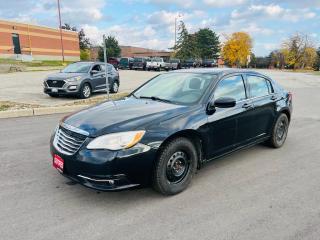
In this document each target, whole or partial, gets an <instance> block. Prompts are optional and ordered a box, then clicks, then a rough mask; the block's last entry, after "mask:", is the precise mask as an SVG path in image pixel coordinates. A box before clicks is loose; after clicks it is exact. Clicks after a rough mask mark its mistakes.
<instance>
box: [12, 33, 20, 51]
mask: <svg viewBox="0 0 320 240" xmlns="http://www.w3.org/2000/svg"><path fill="white" fill-rule="evenodd" d="M12 44H13V50H14V54H21V47H20V39H19V34H16V33H12Z"/></svg>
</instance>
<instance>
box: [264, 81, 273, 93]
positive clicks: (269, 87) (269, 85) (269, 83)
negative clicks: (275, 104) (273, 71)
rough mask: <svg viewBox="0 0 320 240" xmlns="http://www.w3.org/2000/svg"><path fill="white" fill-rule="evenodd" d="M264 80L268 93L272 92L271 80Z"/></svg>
mask: <svg viewBox="0 0 320 240" xmlns="http://www.w3.org/2000/svg"><path fill="white" fill-rule="evenodd" d="M266 82H267V86H268V90H269V93H270V94H272V93H274V91H273V87H272V84H271V82H270V81H269V80H266Z"/></svg>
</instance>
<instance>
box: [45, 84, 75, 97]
mask: <svg viewBox="0 0 320 240" xmlns="http://www.w3.org/2000/svg"><path fill="white" fill-rule="evenodd" d="M43 85H44V86H43V92H44V93H46V94H57V95H73V94H77V93H78V92H79V91H80V84H79V83H77V82H66V83H65V84H64V85H63V86H62V87H49V85H48V84H47V83H46V82H44V84H43Z"/></svg>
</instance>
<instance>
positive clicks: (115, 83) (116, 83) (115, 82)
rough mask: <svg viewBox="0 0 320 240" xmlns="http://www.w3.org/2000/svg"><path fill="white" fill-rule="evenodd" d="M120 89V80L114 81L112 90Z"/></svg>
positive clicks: (113, 91) (114, 91)
mask: <svg viewBox="0 0 320 240" xmlns="http://www.w3.org/2000/svg"><path fill="white" fill-rule="evenodd" d="M118 91H119V82H118V81H114V82H113V83H112V86H111V88H110V92H111V93H117V92H118Z"/></svg>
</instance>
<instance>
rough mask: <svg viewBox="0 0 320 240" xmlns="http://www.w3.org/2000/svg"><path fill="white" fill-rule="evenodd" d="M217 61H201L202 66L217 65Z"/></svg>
mask: <svg viewBox="0 0 320 240" xmlns="http://www.w3.org/2000/svg"><path fill="white" fill-rule="evenodd" d="M217 66H218V65H217V61H216V60H214V59H205V60H203V62H202V67H217Z"/></svg>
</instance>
